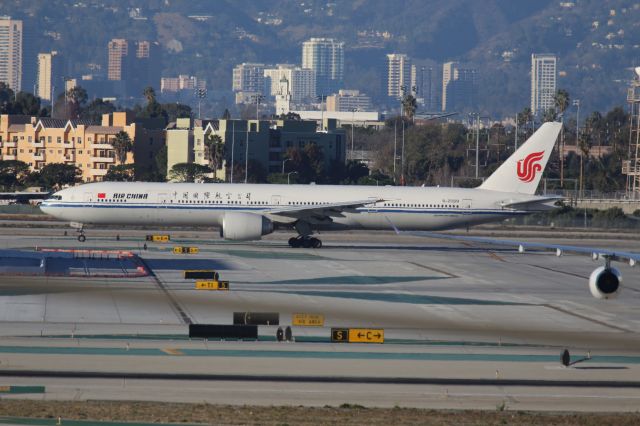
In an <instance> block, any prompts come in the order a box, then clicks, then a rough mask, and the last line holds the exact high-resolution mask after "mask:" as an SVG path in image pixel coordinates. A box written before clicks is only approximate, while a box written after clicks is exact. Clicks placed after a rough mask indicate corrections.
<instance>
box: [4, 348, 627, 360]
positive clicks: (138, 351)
mask: <svg viewBox="0 0 640 426" xmlns="http://www.w3.org/2000/svg"><path fill="white" fill-rule="evenodd" d="M338 345H339V344H338ZM345 345H346V344H345ZM380 347H382V346H380ZM171 349H174V350H177V351H179V352H180V353H181V356H196V357H201V356H208V357H228V358H237V357H241V358H315V359H363V360H407V361H476V362H477V361H484V362H487V361H497V362H545V363H548V362H554V363H559V362H560V356H559V355H542V354H537V355H534V354H479V353H476V354H474V353H427V352H380V351H377V352H346V351H345V352H343V351H336V350H334V348H332V350H330V351H294V350H257V349H251V350H249V349H185V348H179V347H178V348H171ZM0 353H20V354H22V353H29V354H46V355H129V356H176V355H175V354H171V353H168V352H164V351H163V350H162V349H145V348H131V349H129V350H127V349H124V348H82V347H51V346H40V347H33V346H28V347H27V346H0ZM589 362H590V363H612V364H640V356H623V355H595V356H592V358H591V360H590V361H589Z"/></svg>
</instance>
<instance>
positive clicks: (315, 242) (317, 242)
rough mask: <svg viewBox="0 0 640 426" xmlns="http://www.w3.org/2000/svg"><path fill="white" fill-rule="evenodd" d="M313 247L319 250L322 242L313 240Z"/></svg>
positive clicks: (316, 239)
mask: <svg viewBox="0 0 640 426" xmlns="http://www.w3.org/2000/svg"><path fill="white" fill-rule="evenodd" d="M311 247H313V248H315V249H319V248H321V247H322V241H321V240H319V239H318V238H312V239H311Z"/></svg>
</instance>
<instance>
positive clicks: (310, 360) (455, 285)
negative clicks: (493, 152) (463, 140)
mask: <svg viewBox="0 0 640 426" xmlns="http://www.w3.org/2000/svg"><path fill="white" fill-rule="evenodd" d="M34 231H36V232H35V234H36V235H34ZM2 233H3V234H4V235H1V236H0V249H21V250H28V251H32V250H34V249H35V247H36V246H37V247H38V248H39V249H42V248H57V249H61V248H64V249H68V248H79V247H82V248H84V249H94V250H115V249H117V250H128V251H132V252H134V253H135V254H136V255H138V256H139V257H140V258H141V259H142V260H143V261H144V263H145V264H146V265H147V266H148V268H149V269H150V271H151V272H152V273H151V274H150V275H148V276H140V277H134V278H132V277H120V278H112V277H110V278H99V277H73V278H69V277H48V276H13V277H3V279H2V283H1V284H0V336H2V337H1V338H0V367H1V368H2V370H1V371H0V374H1V376H0V384H5V383H6V384H11V385H21V384H41V385H46V387H47V391H46V393H45V394H44V396H43V395H31V396H28V395H27V396H25V395H20V396H19V397H20V398H24V397H30V398H43V397H44V398H45V399H68V398H79V399H81V400H82V399H133V400H135V399H144V400H158V401H176V402H189V401H207V402H209V403H231V404H258V405H270V404H276V405H282V404H284V405H290V404H303V405H314V406H319V405H324V404H330V405H339V404H342V403H358V404H362V405H365V406H385V407H393V406H394V405H400V406H407V407H433V408H445V407H446V408H495V406H496V405H497V404H501V403H503V402H504V401H508V404H509V406H510V408H513V409H541V410H563V409H566V410H578V411H590V410H596V411H601V410H602V411H634V410H637V404H638V398H640V393H639V392H638V391H639V387H640V386H639V383H640V339H638V337H639V336H638V329H639V325H640V313H639V311H638V309H637V306H638V301H639V298H640V279H639V278H638V274H637V271H635V270H633V269H632V268H631V267H629V266H626V265H621V266H620V267H619V268H620V270H621V272H622V273H623V276H624V284H623V285H624V288H623V293H622V295H621V297H620V298H618V299H615V300H609V301H603V300H596V299H593V298H592V297H591V296H590V294H589V291H588V287H587V279H588V275H589V274H590V273H591V271H592V270H593V269H594V268H595V267H597V266H599V264H598V263H594V262H593V261H591V259H590V258H589V257H585V256H563V257H561V258H558V257H556V256H554V255H553V254H550V253H527V254H525V255H523V254H519V253H517V252H516V251H513V250H507V249H504V248H487V247H482V246H475V245H468V244H463V243H458V242H450V241H446V242H443V241H437V240H430V239H424V238H415V237H398V236H395V235H392V234H390V233H375V234H374V233H372V234H366V233H357V232H354V233H351V232H350V233H339V234H338V233H336V234H332V233H328V234H325V235H323V242H324V247H323V248H322V249H320V250H314V249H292V248H289V247H288V246H286V239H287V238H288V236H289V235H288V234H285V233H276V234H274V235H272V236H269V238H268V239H266V240H265V241H261V242H258V243H247V244H237V243H226V242H223V241H221V240H219V239H218V238H217V237H216V236H215V234H214V233H212V232H202V231H188V230H179V231H174V232H171V234H172V235H171V238H172V241H171V243H169V244H167V243H164V244H162V243H147V249H146V250H145V249H144V244H145V241H144V234H150V233H152V232H151V231H114V230H109V229H105V230H89V231H88V240H87V242H86V243H84V244H81V243H78V242H77V241H75V239H74V236H73V235H72V234H71V233H69V235H67V236H64V235H63V233H62V231H61V230H59V229H37V230H34V229H25V230H24V231H21V230H19V229H18V230H16V229H12V230H11V233H12V235H7V230H4V229H3V230H2ZM116 235H118V237H119V239H116ZM571 243H572V244H582V245H590V246H599V247H613V246H615V247H621V248H627V249H629V250H637V247H636V245H637V244H636V243H635V241H633V240H625V239H622V238H619V239H610V240H607V239H605V240H597V241H591V240H584V241H583V240H580V241H573V240H572V241H571ZM176 245H180V246H196V247H198V248H199V253H198V254H193V255H176V254H173V252H172V248H173V246H176ZM187 269H215V270H217V271H219V273H220V275H221V278H222V279H224V280H228V281H229V282H230V286H231V289H230V290H229V291H226V292H224V291H202V290H195V288H194V281H193V280H185V279H184V278H183V277H182V273H183V271H184V270H187ZM238 312H270V313H277V314H278V317H279V325H280V326H282V327H286V326H288V325H291V324H292V319H293V315H294V314H296V313H310V314H316V315H322V316H323V317H324V324H323V326H321V327H298V326H294V327H292V329H293V335H294V338H295V342H289V343H279V342H276V341H275V335H276V330H277V328H278V326H274V325H268V326H267V325H260V326H259V328H258V331H259V340H258V341H255V342H230V341H212V340H209V341H206V340H201V339H189V338H188V325H189V324H190V323H194V324H231V323H232V322H233V314H234V313H238ZM334 327H342V328H348V327H361V328H376V329H377V328H380V329H384V335H385V342H384V344H353V343H333V342H331V339H330V336H331V328H334ZM564 348H569V350H570V351H571V354H572V361H579V362H578V363H576V364H574V365H573V366H571V367H568V368H567V367H564V366H562V365H561V364H560V352H561V350H562V349H564ZM178 389H179V391H178ZM13 397H17V396H14V395H3V398H13ZM598 398H600V399H598ZM596 399H598V401H606V402H603V403H602V404H597V405H594V404H593V401H594V400H596Z"/></svg>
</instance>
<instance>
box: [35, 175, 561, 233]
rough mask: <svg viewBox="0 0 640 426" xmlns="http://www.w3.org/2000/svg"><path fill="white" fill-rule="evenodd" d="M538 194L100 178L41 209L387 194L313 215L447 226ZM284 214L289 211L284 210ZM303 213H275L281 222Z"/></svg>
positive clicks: (195, 221)
mask: <svg viewBox="0 0 640 426" xmlns="http://www.w3.org/2000/svg"><path fill="white" fill-rule="evenodd" d="M536 198H538V197H536V196H533V195H525V194H515V193H504V192H498V191H490V190H483V189H468V188H440V187H397V186H332V185H267V184H197V183H144V182H139V183H137V182H136V183H130V182H100V183H91V184H85V185H80V186H77V187H73V188H68V189H64V190H62V191H59V192H57V193H56V194H55V195H54V196H53V197H52V198H50V199H48V200H46V201H44V202H43V203H42V205H41V209H42V210H43V211H44V212H45V213H47V214H49V215H52V216H54V217H56V218H58V219H61V220H65V221H69V222H77V223H81V224H122V225H158V226H220V225H221V224H222V221H223V218H224V216H225V214H227V213H229V212H248V213H255V214H258V215H262V216H265V217H267V218H272V219H273V217H272V216H270V215H271V214H277V212H282V211H283V210H288V209H300V208H303V207H305V206H308V207H313V206H314V205H318V206H320V205H323V204H334V203H341V202H351V201H354V200H369V199H370V200H372V201H375V200H383V201H377V202H373V203H372V204H369V205H366V206H364V207H361V208H357V209H351V210H346V211H343V212H340V213H339V214H336V215H332V217H331V220H330V221H326V220H324V221H322V220H319V221H318V222H317V223H314V222H313V219H311V220H310V224H311V225H313V226H314V228H316V229H392V227H393V226H395V227H397V228H398V229H402V230H441V229H450V228H459V227H466V226H470V225H475V224H479V223H486V222H495V221H500V220H503V219H506V218H509V217H514V216H517V215H523V214H529V213H532V212H535V211H540V210H546V209H548V208H549V207H543V206H542V205H536V204H533V205H532V206H535V207H537V209H531V207H530V208H529V209H527V210H523V209H513V208H507V207H504V205H505V204H509V203H515V202H522V201H529V200H535V199H536ZM279 218H282V217H281V216H280V217H279ZM295 220H296V219H287V218H284V219H282V220H280V219H276V220H274V222H275V223H276V226H278V225H280V226H283V225H286V224H287V223H293V222H295Z"/></svg>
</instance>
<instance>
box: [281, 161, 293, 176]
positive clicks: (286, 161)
mask: <svg viewBox="0 0 640 426" xmlns="http://www.w3.org/2000/svg"><path fill="white" fill-rule="evenodd" d="M289 160H291V158H285V159H284V160H282V174H284V163H286V162H287V161H289Z"/></svg>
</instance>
